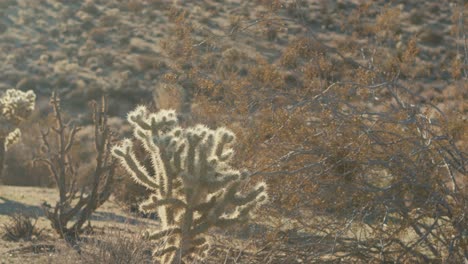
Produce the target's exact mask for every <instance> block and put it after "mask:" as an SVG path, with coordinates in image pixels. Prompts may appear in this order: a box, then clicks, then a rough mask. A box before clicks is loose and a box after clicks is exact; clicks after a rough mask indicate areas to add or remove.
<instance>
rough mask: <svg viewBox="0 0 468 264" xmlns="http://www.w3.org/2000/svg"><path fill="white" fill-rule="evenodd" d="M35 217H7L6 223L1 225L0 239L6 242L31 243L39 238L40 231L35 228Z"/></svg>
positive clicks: (17, 215)
mask: <svg viewBox="0 0 468 264" xmlns="http://www.w3.org/2000/svg"><path fill="white" fill-rule="evenodd" d="M36 223H37V217H34V218H33V217H31V216H28V215H25V214H14V215H11V216H9V220H8V222H7V223H5V224H3V226H2V231H3V235H2V238H3V239H5V240H8V241H15V242H17V241H20V240H23V241H31V240H34V239H38V238H40V236H41V233H42V230H40V229H38V228H37V227H36Z"/></svg>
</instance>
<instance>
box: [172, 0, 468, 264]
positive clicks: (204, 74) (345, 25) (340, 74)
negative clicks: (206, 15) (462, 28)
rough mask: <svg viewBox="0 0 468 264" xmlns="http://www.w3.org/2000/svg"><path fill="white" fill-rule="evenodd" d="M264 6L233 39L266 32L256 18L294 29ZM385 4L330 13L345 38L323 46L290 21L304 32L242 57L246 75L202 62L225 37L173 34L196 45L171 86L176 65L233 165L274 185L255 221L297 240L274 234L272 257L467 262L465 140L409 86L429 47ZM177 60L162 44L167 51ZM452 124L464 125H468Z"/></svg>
mask: <svg viewBox="0 0 468 264" xmlns="http://www.w3.org/2000/svg"><path fill="white" fill-rule="evenodd" d="M276 2H277V1H276ZM271 5H272V8H270V10H274V11H273V12H272V13H265V12H263V13H261V12H260V11H259V14H260V13H261V15H259V16H258V17H257V19H258V20H256V21H254V22H252V23H250V24H248V26H246V27H244V28H240V30H236V31H235V32H234V34H237V35H239V36H244V37H247V38H248V37H252V36H256V37H258V32H261V31H262V30H261V29H260V30H254V29H253V28H255V27H257V28H258V27H262V26H265V23H260V22H259V21H263V22H265V21H270V20H279V21H284V23H285V24H286V23H288V22H290V21H291V19H290V18H287V19H285V18H284V16H282V12H283V11H282V10H281V8H279V9H278V6H276V8H275V7H273V6H274V4H271ZM280 6H281V5H280ZM380 7H381V6H379V5H375V4H374V3H370V2H369V3H362V4H359V5H357V6H356V8H355V9H352V10H351V11H350V10H346V9H344V10H343V9H342V10H341V11H339V10H338V11H333V12H329V14H327V15H329V16H330V21H329V22H330V25H332V24H333V23H335V22H334V20H333V19H334V18H335V17H338V16H340V15H341V14H340V13H348V16H347V17H346V18H345V19H342V20H341V22H340V23H342V24H341V28H340V30H341V32H347V33H349V35H348V36H346V38H345V39H343V40H342V41H343V44H346V45H341V46H340V45H338V47H335V46H330V45H329V44H327V43H325V41H323V40H321V39H320V37H319V36H320V35H319V34H318V32H316V30H315V29H314V28H312V27H309V25H308V24H307V23H309V22H310V21H307V20H301V19H297V20H295V21H296V22H297V24H295V25H296V26H297V25H298V24H299V25H301V26H302V32H305V33H304V34H302V35H301V34H297V35H296V36H294V40H293V41H292V42H291V43H289V45H287V47H286V48H284V49H283V50H282V53H281V54H280V56H276V57H274V56H271V54H268V55H265V54H261V53H260V52H258V53H250V54H248V53H247V54H246V55H245V56H243V57H242V58H239V59H237V61H236V62H235V65H246V67H245V68H246V69H248V74H247V75H241V74H212V73H210V69H209V68H206V67H204V65H202V62H203V61H204V58H207V57H208V56H211V57H216V56H217V57H221V56H220V54H216V53H217V52H219V50H216V49H215V48H213V49H210V48H209V47H210V46H209V45H211V46H216V45H217V44H218V45H221V44H225V43H224V40H225V38H226V37H233V34H232V32H231V33H229V34H226V35H225V36H220V35H219V34H218V35H217V34H213V35H215V36H214V37H210V36H212V35H210V34H206V35H207V36H208V37H206V38H205V39H201V40H200V39H199V38H198V39H197V37H199V35H202V34H203V33H200V32H199V31H197V29H196V28H194V27H191V28H189V27H185V28H184V31H182V30H178V31H177V32H178V34H179V37H180V39H184V40H185V41H189V42H190V43H191V50H190V54H189V55H190V57H189V59H190V61H191V65H193V67H191V69H190V72H189V73H188V74H186V75H185V79H184V82H185V83H192V84H193V85H192V86H187V87H185V86H184V85H183V84H182V81H181V78H177V76H182V73H181V72H180V69H181V68H182V66H181V65H178V66H173V67H172V69H171V70H172V71H173V73H174V74H173V75H171V76H176V78H175V79H174V81H175V82H178V83H180V84H181V85H182V86H183V87H184V88H185V89H193V92H192V93H191V95H192V98H191V100H190V102H192V104H191V109H190V110H191V113H192V115H191V119H192V120H197V121H199V122H203V123H209V124H213V125H218V124H221V125H222V124H229V125H230V127H231V128H232V129H233V130H234V131H235V132H236V134H237V135H238V142H239V144H238V145H237V149H236V151H237V152H238V153H240V155H239V156H240V157H242V160H240V159H239V160H236V162H238V163H239V164H242V166H245V167H246V168H250V169H251V170H252V171H254V173H253V177H252V178H251V179H252V181H256V180H262V179H263V180H265V181H266V182H267V183H268V185H269V187H270V188H269V194H270V197H271V207H268V210H269V213H268V214H265V215H268V217H265V218H264V219H263V220H264V222H265V223H268V224H269V225H272V226H276V227H278V228H277V229H276V230H279V231H280V232H278V233H279V234H284V233H291V234H300V235H297V236H296V238H295V239H286V238H285V237H287V236H282V235H279V236H276V235H275V234H270V235H271V236H272V237H282V239H276V238H275V239H273V240H274V241H275V245H276V246H277V247H278V252H276V253H277V254H276V253H275V256H277V257H278V258H279V256H280V255H281V254H296V253H297V254H298V256H301V257H300V258H301V259H303V261H305V262H317V263H320V262H323V261H345V262H346V261H347V262H365V263H369V262H372V263H379V262H443V261H445V262H449V261H455V262H463V261H466V259H468V255H467V254H468V252H467V251H466V248H467V247H466V245H467V237H466V232H467V231H466V216H465V215H464V214H463V213H461V212H464V211H466V210H467V195H468V194H467V190H466V181H467V178H466V175H467V173H466V147H465V146H466V139H462V138H460V136H459V135H458V134H457V131H460V127H458V128H455V127H454V126H453V123H454V122H455V121H454V118H455V116H457V115H459V114H461V115H464V114H463V113H464V112H463V110H462V112H461V113H459V114H456V112H455V113H452V112H443V111H441V110H440V107H444V108H445V109H447V108H446V106H445V105H443V103H438V104H437V105H436V103H437V102H431V101H430V100H429V99H428V98H426V97H424V96H423V95H421V90H418V87H420V85H422V84H421V82H422V80H423V79H424V78H426V77H427V76H426V74H427V71H428V69H427V68H426V69H425V70H421V67H422V66H421V65H422V64H424V63H427V62H425V61H424V56H427V54H428V52H429V51H428V50H427V49H425V46H424V45H421V44H420V42H421V39H420V38H421V37H423V38H424V36H408V35H404V34H402V33H403V32H402V30H403V29H402V26H401V23H400V22H401V19H402V17H401V12H402V9H401V8H400V7H399V6H395V5H393V4H389V5H387V6H385V7H384V8H380ZM288 8H291V7H290V6H289V7H288ZM301 8H302V7H301ZM288 12H289V13H291V12H290V10H289V11H288ZM349 12H351V13H352V14H354V15H349ZM187 13H189V12H188V11H187V12H186V14H185V16H184V17H182V16H179V17H178V19H179V20H178V23H179V24H180V25H184V24H187V23H188V22H186V21H184V20H187V17H190V14H187ZM296 13H300V12H296ZM239 23H241V22H239V21H237V22H236V24H239ZM175 30H177V28H176V29H175ZM299 32H300V31H299ZM278 37H280V36H278ZM422 41H424V39H423V40H422ZM200 43H210V44H209V45H208V44H207V45H206V46H202V45H199V44H200ZM439 44H440V43H439ZM439 44H437V45H439ZM236 45H238V46H242V43H238V44H237V43H236ZM259 45H261V44H259ZM225 46H226V45H225ZM172 53H173V50H172V49H170V48H169V49H168V51H167V56H168V57H169V58H170V57H171V56H173V55H171V54H172ZM460 54H461V53H460ZM433 56H438V55H433ZM251 58H256V59H254V60H253V63H252V59H251ZM433 58H434V57H433ZM461 61H462V60H461V59H459V60H458V62H457V63H458V64H460V63H461ZM233 66H234V63H233ZM232 68H234V67H232ZM456 68H458V69H459V70H458V71H457V74H456V76H458V78H460V77H461V75H462V73H463V72H462V71H461V67H460V65H457V66H456ZM234 69H235V68H234ZM433 69H434V68H433ZM433 69H432V70H433ZM235 70H237V69H235ZM233 72H234V73H235V71H233ZM434 78H437V77H434ZM187 79H188V80H190V81H191V82H190V81H188V80H187ZM291 80H293V81H291ZM451 82H452V83H453V84H454V85H459V84H457V80H451ZM460 87H461V86H460ZM460 89H461V88H460ZM441 100H442V101H443V99H441ZM452 109H454V110H457V109H459V108H458V107H454V108H452ZM458 125H459V126H461V127H464V129H466V127H467V126H466V121H465V122H462V123H458ZM457 135H458V136H457ZM291 240H295V241H296V242H298V243H296V244H294V245H295V246H296V250H291V247H289V246H288V245H291ZM267 244H269V245H271V243H270V242H268V243H267ZM282 250H284V251H282ZM285 252H287V253H285Z"/></svg>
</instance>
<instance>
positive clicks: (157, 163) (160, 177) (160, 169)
mask: <svg viewBox="0 0 468 264" xmlns="http://www.w3.org/2000/svg"><path fill="white" fill-rule="evenodd" d="M135 136H136V138H137V139H139V140H140V141H141V142H142V143H143V147H144V149H145V150H146V153H147V154H148V155H149V156H150V159H151V163H152V166H153V168H154V171H155V173H156V175H155V176H156V177H155V181H157V183H158V185H159V186H160V187H164V186H165V185H166V184H167V183H165V182H164V181H165V179H166V178H167V172H166V166H165V165H164V161H163V160H162V157H161V150H160V149H159V147H158V146H156V144H154V141H153V134H152V132H151V131H144V130H142V129H138V128H137V129H136V130H135Z"/></svg>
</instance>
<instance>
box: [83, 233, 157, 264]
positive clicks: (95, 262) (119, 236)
mask: <svg viewBox="0 0 468 264" xmlns="http://www.w3.org/2000/svg"><path fill="white" fill-rule="evenodd" d="M81 248H82V254H81V255H80V257H79V259H80V261H81V262H82V263H90V264H101V263H115V264H145V263H147V264H151V263H153V261H152V259H151V249H152V248H151V243H148V241H147V240H146V239H144V237H142V236H141V235H138V234H133V233H130V234H129V232H128V231H120V230H118V231H113V230H112V231H108V232H106V233H105V234H101V235H96V236H93V237H90V238H89V239H87V241H86V242H84V243H83V244H82V245H81Z"/></svg>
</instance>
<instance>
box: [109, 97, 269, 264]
mask: <svg viewBox="0 0 468 264" xmlns="http://www.w3.org/2000/svg"><path fill="white" fill-rule="evenodd" d="M128 121H129V122H130V124H131V125H132V126H133V129H134V136H135V138H136V139H137V140H138V141H139V142H140V143H142V145H143V146H144V149H145V151H146V153H147V155H148V156H149V157H150V159H151V162H152V167H153V168H152V169H153V171H154V175H153V174H152V173H150V170H148V169H147V168H146V167H145V166H143V165H142V163H141V162H140V161H139V160H138V159H137V157H136V155H135V154H134V145H133V143H132V141H131V140H129V139H126V140H124V141H123V143H122V144H121V145H120V146H116V147H114V148H113V154H114V155H115V156H116V157H118V158H119V159H120V161H121V163H122V164H123V165H124V166H125V168H126V169H127V171H128V172H129V173H130V174H131V176H132V177H133V179H134V180H135V181H136V182H137V183H139V184H141V185H143V186H146V187H147V188H148V189H150V190H151V191H152V192H153V194H152V195H151V196H150V198H149V199H148V200H147V201H145V202H143V203H142V204H141V205H140V209H141V210H142V211H145V212H148V213H149V212H157V213H158V214H159V216H160V218H161V224H162V230H160V231H157V232H154V233H151V234H149V238H150V239H155V240H163V241H164V245H163V247H162V248H158V249H157V250H155V252H153V255H154V256H161V260H162V263H181V262H182V261H184V260H188V259H190V258H202V257H204V254H206V251H207V249H208V247H209V244H208V238H207V237H206V236H205V235H204V234H205V233H206V232H207V230H208V229H209V228H211V227H221V228H223V227H227V226H230V225H232V224H236V223H243V222H246V221H248V219H249V216H250V215H251V213H252V209H254V208H255V207H256V206H258V205H260V204H261V203H263V202H265V201H266V200H267V193H266V186H265V184H264V183H260V184H258V185H257V186H256V187H254V188H253V190H251V191H250V192H248V193H245V194H241V193H239V187H240V185H241V183H242V182H243V181H244V180H245V179H246V178H247V177H248V173H246V172H241V171H239V170H236V169H234V168H232V167H231V165H230V161H231V159H232V156H233V154H234V151H233V149H232V148H231V146H232V144H233V143H234V139H235V136H234V134H233V133H232V132H231V131H229V130H228V129H226V128H218V129H216V130H212V129H209V128H207V127H205V126H202V125H197V126H195V127H189V128H182V127H180V126H178V120H177V117H176V113H175V111H173V110H162V111H160V112H158V113H149V112H148V110H147V109H146V108H145V107H143V106H140V107H138V108H136V109H135V110H134V111H133V112H130V113H129V115H128Z"/></svg>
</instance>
